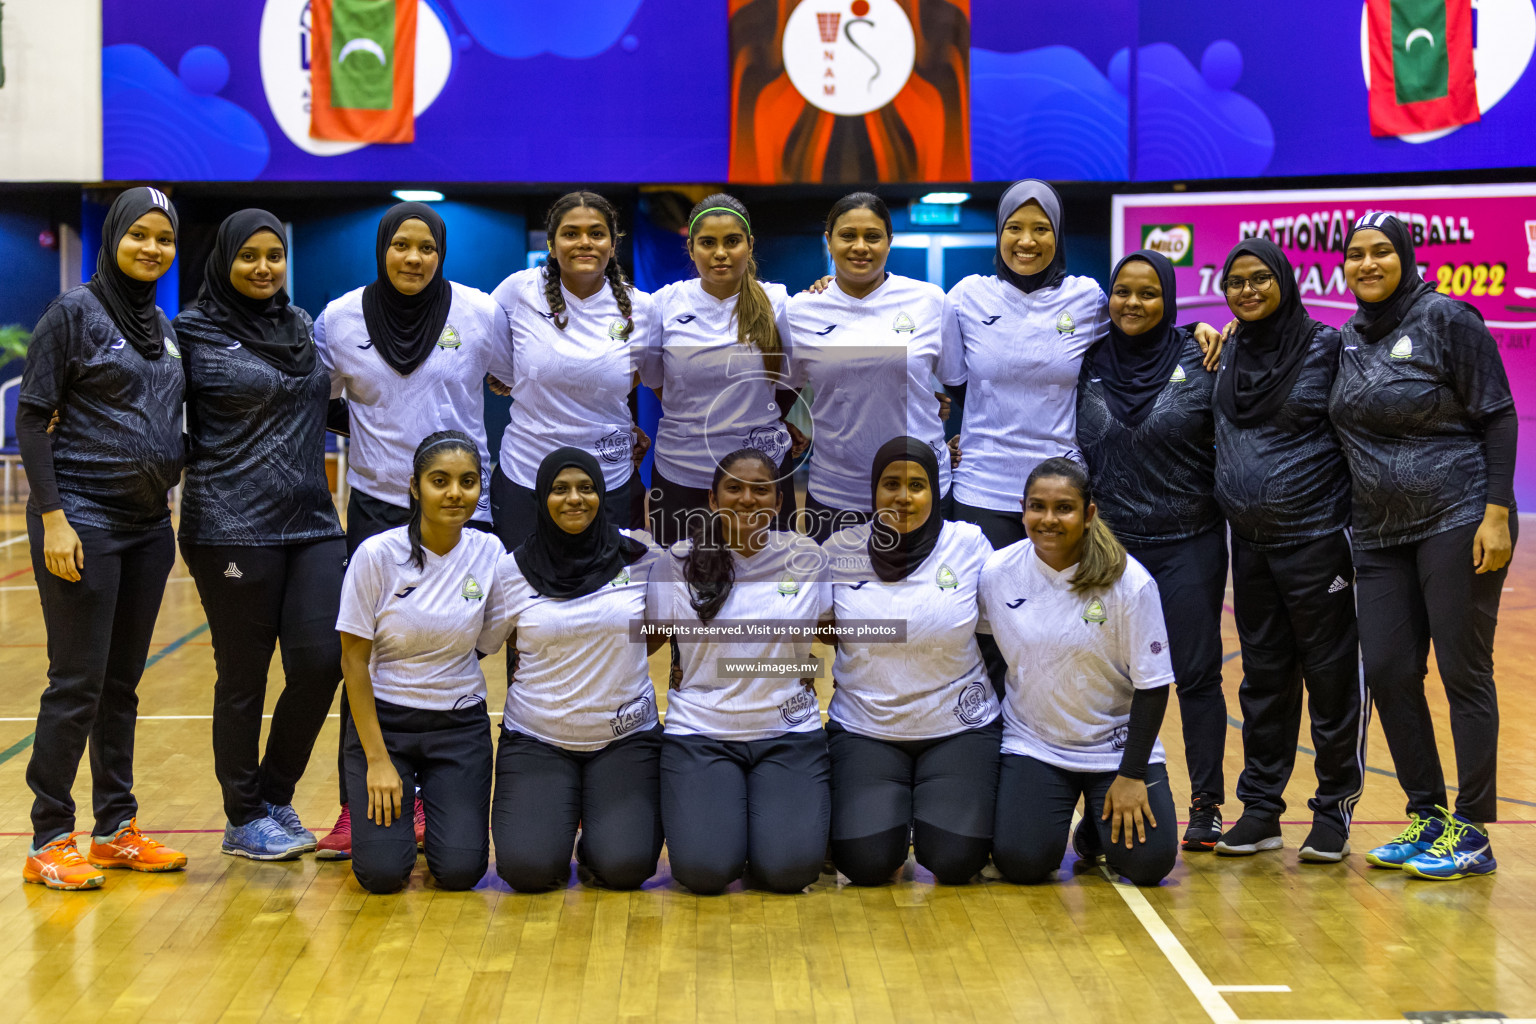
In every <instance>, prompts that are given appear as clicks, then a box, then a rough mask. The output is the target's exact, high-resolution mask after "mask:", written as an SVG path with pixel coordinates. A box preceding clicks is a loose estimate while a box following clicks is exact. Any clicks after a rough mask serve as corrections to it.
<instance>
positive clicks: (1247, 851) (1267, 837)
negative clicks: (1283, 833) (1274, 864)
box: [1216, 814, 1285, 857]
mask: <svg viewBox="0 0 1536 1024" xmlns="http://www.w3.org/2000/svg"><path fill="white" fill-rule="evenodd" d="M1284 845H1285V840H1284V839H1281V838H1280V823H1279V822H1278V821H1275V820H1274V819H1273V818H1260V817H1257V816H1255V815H1252V814H1245V815H1243V816H1242V817H1241V818H1238V819H1237V824H1236V825H1233V826H1232V827H1231V828H1229V829H1227V831H1226V832H1225V833H1223V834H1222V837H1221V838H1220V839H1218V840H1216V852H1217V853H1224V854H1226V855H1227V856H1228V857H1247V856H1250V855H1252V854H1255V853H1259V852H1261V851H1263V850H1278V849H1280V847H1282V846H1284Z"/></svg>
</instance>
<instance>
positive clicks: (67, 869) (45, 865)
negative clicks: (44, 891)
mask: <svg viewBox="0 0 1536 1024" xmlns="http://www.w3.org/2000/svg"><path fill="white" fill-rule="evenodd" d="M81 835H85V833H84V832H66V833H65V834H64V835H62V836H59V838H57V839H55V840H54V841H53V842H51V843H44V844H43V848H42V849H41V850H38V851H37V852H36V853H28V854H27V860H26V863H25V864H23V865H22V867H21V878H22V881H25V882H35V883H36V884H38V885H46V886H47V887H48V888H50V889H69V890H74V889H100V888H101V883H102V882H105V881H106V880H107V876H106V875H104V874H102V873H101V872H100V871H99V870H97V869H96V868H94V867H92V866H91V865H89V864H87V863H86V861H85V858H84V857H82V856H80V849H79V847H77V846H75V836H81Z"/></svg>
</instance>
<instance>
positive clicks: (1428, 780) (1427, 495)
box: [1330, 213, 1519, 879]
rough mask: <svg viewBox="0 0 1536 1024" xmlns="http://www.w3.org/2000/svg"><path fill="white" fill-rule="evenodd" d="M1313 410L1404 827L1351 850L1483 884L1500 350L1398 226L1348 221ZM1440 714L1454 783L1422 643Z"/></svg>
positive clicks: (1501, 508) (1488, 848) (1512, 436)
mask: <svg viewBox="0 0 1536 1024" xmlns="http://www.w3.org/2000/svg"><path fill="white" fill-rule="evenodd" d="M1344 247H1345V251H1344V280H1345V283H1346V284H1348V286H1349V289H1350V291H1352V292H1354V294H1355V298H1356V299H1357V300H1358V302H1359V306H1360V308H1359V311H1358V312H1356V313H1355V315H1354V316H1352V317H1351V318H1350V319H1349V322H1348V323H1346V324H1345V325H1344V351H1343V356H1342V358H1341V360H1340V363H1339V373H1338V378H1337V380H1336V381H1335V382H1334V386H1333V398H1332V401H1331V403H1330V409H1331V411H1332V414H1333V422H1334V426H1335V428H1336V429H1337V430H1338V432H1339V440H1340V441H1341V442H1342V444H1343V446H1344V457H1345V459H1346V460H1347V462H1348V463H1349V469H1350V472H1351V474H1352V476H1353V478H1354V546H1355V566H1356V569H1357V570H1358V572H1359V581H1360V594H1359V606H1360V651H1361V655H1362V658H1363V661H1364V664H1365V681H1366V685H1367V686H1369V687H1370V690H1371V695H1372V696H1373V697H1374V698H1375V701H1376V710H1377V713H1378V714H1379V715H1380V716H1381V728H1382V732H1383V733H1385V734H1386V737H1387V746H1388V748H1390V750H1391V751H1392V762H1393V764H1394V766H1395V767H1396V769H1397V776H1398V779H1399V781H1400V782H1401V783H1402V786H1403V791H1404V792H1405V793H1406V794H1407V796H1408V814H1409V818H1410V823H1409V825H1408V828H1407V829H1405V830H1404V831H1403V833H1402V834H1401V835H1399V836H1398V837H1397V838H1396V839H1395V840H1394V841H1392V842H1390V843H1387V844H1385V845H1383V846H1379V847H1377V848H1376V849H1374V850H1372V851H1371V852H1370V853H1368V854H1367V855H1366V859H1367V860H1368V861H1370V862H1371V863H1372V864H1374V865H1376V866H1377V867H1387V868H1394V867H1400V868H1402V870H1404V871H1406V872H1408V873H1409V874H1410V875H1412V876H1415V877H1419V878H1435V879H1450V878H1463V877H1465V876H1467V875H1481V874H1487V873H1489V872H1491V871H1493V870H1494V868H1495V866H1496V862H1495V861H1494V857H1493V848H1492V845H1491V843H1490V842H1489V838H1488V830H1487V828H1486V825H1487V823H1488V822H1490V821H1497V820H1498V789H1497V785H1496V781H1497V780H1496V768H1497V762H1498V743H1499V712H1498V693H1497V690H1496V688H1495V686H1494V680H1493V636H1494V629H1495V626H1496V625H1497V623H1498V615H1499V596H1500V594H1501V593H1502V591H1503V587H1504V578H1505V576H1506V575H1507V573H1508V571H1509V560H1510V557H1511V555H1512V554H1513V551H1514V544H1515V539H1516V537H1517V535H1518V534H1519V517H1518V516H1517V515H1515V514H1514V513H1515V495H1514V471H1515V441H1516V432H1517V421H1516V418H1515V407H1514V400H1513V398H1512V397H1511V395H1510V388H1509V378H1508V377H1507V376H1506V374H1505V372H1504V363H1503V361H1502V359H1501V358H1500V356H1499V348H1498V344H1497V342H1496V341H1495V340H1494V338H1493V336H1492V335H1491V334H1490V333H1489V332H1488V328H1487V327H1486V326H1485V325H1484V324H1483V320H1482V317H1481V316H1479V315H1478V313H1477V311H1476V310H1475V309H1473V308H1472V307H1470V306H1468V305H1467V304H1465V303H1463V302H1458V301H1457V300H1455V299H1453V298H1451V297H1450V296H1448V295H1442V294H1440V293H1439V292H1437V291H1435V289H1434V288H1433V287H1431V286H1430V285H1429V284H1428V283H1427V282H1426V281H1425V280H1424V278H1423V276H1422V275H1421V274H1420V273H1419V267H1418V262H1417V260H1416V258H1415V254H1414V250H1413V238H1412V235H1411V234H1410V233H1409V231H1408V228H1407V227H1406V226H1405V225H1404V224H1403V223H1402V222H1401V221H1399V220H1398V219H1397V218H1396V217H1393V216H1391V215H1390V214H1382V213H1378V214H1371V215H1368V216H1366V217H1362V218H1361V219H1360V220H1359V221H1357V222H1356V224H1355V226H1354V229H1353V230H1352V231H1351V232H1350V235H1349V238H1348V239H1346V241H1345V243H1344ZM1431 642H1433V643H1434V648H1435V665H1436V666H1437V667H1438V669H1439V671H1440V679H1441V681H1442V682H1443V683H1444V684H1445V694H1446V698H1447V700H1448V701H1449V703H1450V718H1451V739H1452V742H1453V743H1454V744H1455V747H1456V767H1457V776H1458V780H1457V781H1458V783H1459V786H1460V789H1459V791H1458V792H1457V794H1456V809H1455V812H1454V813H1452V812H1451V811H1450V810H1448V809H1447V806H1448V803H1449V801H1448V800H1447V798H1446V784H1445V773H1444V771H1443V770H1442V768H1441V766H1440V755H1439V752H1438V749H1437V748H1436V746H1435V733H1434V725H1433V723H1432V721H1431V718H1430V713H1429V707H1428V705H1427V704H1426V703H1425V699H1424V676H1425V672H1426V669H1427V660H1428V656H1429V647H1430V643H1431Z"/></svg>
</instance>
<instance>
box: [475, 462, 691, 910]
mask: <svg viewBox="0 0 1536 1024" xmlns="http://www.w3.org/2000/svg"><path fill="white" fill-rule="evenodd" d="M534 493H535V495H536V497H537V499H538V501H537V507H536V509H535V513H536V522H535V527H534V532H533V533H532V535H530V536H529V537H528V538H527V539H526V540H524V541H523V542H522V544H520V545H519V546H518V547H517V549H516V550H515V551H513V553H512V554H511V555H510V556H508V557H506V558H503V559H502V561H501V568H500V570H499V578H500V582H501V592H502V595H503V600H504V604H505V609H506V612H505V614H506V619H505V623H504V625H505V628H506V629H507V630H509V631H510V632H511V638H510V640H509V643H511V644H512V645H513V646H514V647H515V648H516V650H517V658H516V659H515V660H514V661H513V662H512V665H513V673H512V676H511V678H510V680H509V682H508V685H507V705H506V710H505V713H504V714H503V716H502V720H501V739H500V742H499V743H498V744H497V752H496V794H495V797H494V799H493V800H492V803H491V835H492V838H493V839H494V840H495V844H496V873H497V874H498V875H500V876H501V878H502V880H503V881H505V882H506V883H507V884H508V885H510V886H511V887H512V888H514V889H516V890H518V891H519V892H542V891H545V890H548V889H553V888H557V887H560V886H563V885H565V884H566V881H567V879H569V878H570V874H571V844H572V842H573V841H575V839H576V830H577V825H578V824H580V826H581V842H580V845H579V846H578V847H577V850H576V859H577V862H578V865H579V867H580V876H581V878H582V879H583V881H586V882H588V883H589V884H597V885H602V886H605V887H607V888H610V889H636V888H639V886H640V884H641V883H643V882H644V881H645V880H646V879H648V878H650V877H651V876H652V875H653V874H655V873H656V861H657V859H658V858H659V857H660V856H661V788H660V787H661V781H660V780H661V722H660V719H659V718H658V717H657V713H656V697H655V689H654V687H653V686H652V684H651V676H650V668H649V665H648V664H647V661H646V654H647V647H650V648H653V649H654V648H657V647H659V646H660V643H661V642H660V641H659V640H657V641H655V642H653V643H651V644H649V645H642V644H639V643H632V642H630V639H631V638H630V624H631V623H634V622H639V621H641V620H643V619H644V618H645V592H646V586H647V584H648V583H649V581H650V576H651V571H652V569H653V568H654V567H655V565H656V560H657V557H658V556H659V555H660V554H661V551H660V549H659V548H657V547H656V546H655V545H653V544H650V543H649V539H650V538H649V536H648V535H647V534H644V533H640V532H635V533H631V532H629V531H627V530H620V529H619V528H618V527H616V526H614V525H613V522H612V515H613V512H614V510H613V509H612V508H610V505H611V504H612V502H611V501H609V500H607V499H608V498H609V497H610V495H609V494H607V493H605V488H604V484H603V471H602V469H601V468H600V467H599V466H598V462H597V459H596V458H595V457H593V456H592V454H591V453H589V452H587V451H585V450H584V449H581V448H573V447H565V448H559V449H556V450H555V451H553V452H551V453H550V454H549V455H548V456H546V457H545V458H544V460H543V461H542V462H541V463H540V465H539V469H538V473H537V475H536V481H535V487H534ZM618 512H619V513H620V514H624V513H626V512H627V510H626V509H624V508H622V507H621V508H619V509H618Z"/></svg>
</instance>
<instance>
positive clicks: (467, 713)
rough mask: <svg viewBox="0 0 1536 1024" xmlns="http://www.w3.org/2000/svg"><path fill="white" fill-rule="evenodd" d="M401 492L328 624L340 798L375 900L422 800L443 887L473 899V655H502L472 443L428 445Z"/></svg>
mask: <svg viewBox="0 0 1536 1024" xmlns="http://www.w3.org/2000/svg"><path fill="white" fill-rule="evenodd" d="M410 486H411V518H410V521H409V522H408V523H407V524H406V525H405V526H397V527H395V528H394V529H392V530H386V531H384V532H383V533H380V534H377V535H375V536H373V537H370V538H368V539H367V540H365V541H363V543H362V545H361V546H360V547H359V548H358V549H357V554H355V555H354V556H353V557H352V561H351V564H350V565H349V566H348V568H347V577H346V580H345V581H344V582H343V584H342V592H341V615H340V616H339V618H338V619H337V622H336V628H337V630H339V631H340V633H341V668H342V673H343V674H344V675H345V677H346V682H347V696H348V698H349V700H350V701H351V705H352V717H351V720H350V721H348V722H347V723H346V726H345V727H346V736H345V738H344V739H343V752H344V755H345V757H346V768H347V775H346V785H347V793H348V795H349V796H350V805H351V806H354V807H356V808H358V810H359V811H362V810H364V809H366V812H367V813H366V816H364V815H361V814H360V815H359V816H358V817H357V818H356V819H355V820H354V821H353V823H352V870H353V873H354V874H355V875H356V876H357V880H358V883H359V884H360V885H362V887H363V888H365V889H367V890H368V891H369V892H377V893H383V892H396V891H398V890H399V889H401V888H403V887H404V886H405V884H406V883H407V882H408V881H409V880H410V877H411V869H412V868H413V867H414V866H415V864H416V835H415V830H414V828H413V825H412V821H413V818H414V811H415V806H414V805H415V802H416V800H417V798H418V797H419V798H420V799H421V800H422V801H423V802H424V803H425V804H426V806H427V809H428V814H427V826H426V842H425V846H426V853H427V867H428V868H430V869H431V871H432V877H433V878H435V879H436V880H437V884H438V886H439V887H440V888H443V889H469V888H472V887H473V886H474V884H475V883H476V882H478V881H479V880H480V878H481V876H483V875H484V874H485V867H486V863H487V861H488V860H489V858H490V840H489V836H488V835H487V832H486V822H487V821H488V820H489V818H490V813H491V730H490V719H489V718H488V717H487V715H486V712H485V676H484V675H483V674H482V673H481V671H480V655H479V654H478V653H477V651H479V650H495V648H496V646H497V642H496V626H495V623H496V620H497V618H498V612H497V605H498V600H497V586H496V569H497V562H498V561H499V560H500V558H501V556H502V549H501V542H500V541H498V540H497V539H496V538H495V537H494V536H492V535H491V534H489V533H483V532H480V531H477V530H465V529H464V525H465V524H466V523H467V522H468V521H469V517H470V516H471V515H473V514H474V511H475V503H476V502H478V501H479V500H480V489H481V466H480V452H479V445H478V443H477V442H476V441H475V440H474V439H472V438H471V437H470V436H469V435H468V434H465V433H464V432H462V431H458V430H444V431H439V432H438V433H435V434H432V435H430V436H429V437H427V438H426V440H424V441H422V442H421V444H420V445H419V446H418V447H417V449H416V456H415V459H414V460H413V469H412V474H411V481H410ZM418 788H419V790H420V792H418V791H417V790H418Z"/></svg>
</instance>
